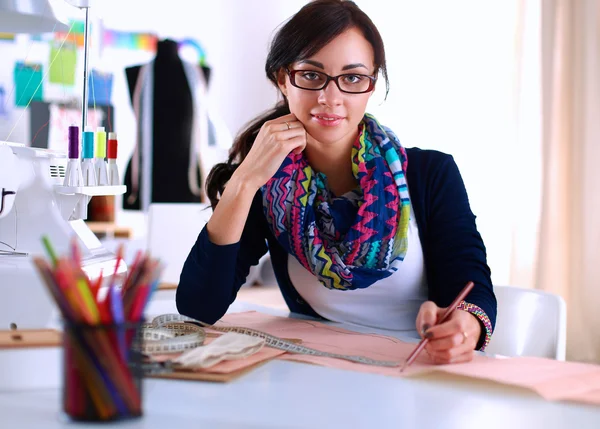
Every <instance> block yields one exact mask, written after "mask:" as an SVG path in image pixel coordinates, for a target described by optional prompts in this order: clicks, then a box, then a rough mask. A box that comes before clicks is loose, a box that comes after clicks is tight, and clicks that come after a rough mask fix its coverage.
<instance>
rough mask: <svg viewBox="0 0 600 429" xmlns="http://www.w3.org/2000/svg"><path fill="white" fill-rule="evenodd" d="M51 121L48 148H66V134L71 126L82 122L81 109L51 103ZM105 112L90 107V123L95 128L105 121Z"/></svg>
mask: <svg viewBox="0 0 600 429" xmlns="http://www.w3.org/2000/svg"><path fill="white" fill-rule="evenodd" d="M48 109H49V111H50V123H49V124H48V145H47V148H48V149H52V150H65V147H66V146H65V136H66V135H68V133H69V126H70V125H72V124H78V123H80V122H81V111H80V110H79V109H78V108H71V107H65V106H60V105H57V104H50V106H49V107H48ZM104 118H105V115H104V112H103V111H102V110H99V109H89V111H88V125H89V126H90V127H92V128H93V129H95V128H97V127H99V126H102V125H103V123H104Z"/></svg>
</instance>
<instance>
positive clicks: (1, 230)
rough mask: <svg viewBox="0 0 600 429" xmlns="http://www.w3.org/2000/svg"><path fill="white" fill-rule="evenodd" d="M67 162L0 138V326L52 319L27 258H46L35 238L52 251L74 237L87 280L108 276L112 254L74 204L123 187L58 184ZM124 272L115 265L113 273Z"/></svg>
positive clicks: (31, 324) (115, 192)
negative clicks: (49, 245)
mask: <svg viewBox="0 0 600 429" xmlns="http://www.w3.org/2000/svg"><path fill="white" fill-rule="evenodd" d="M66 165H67V155H66V153H63V152H56V151H49V150H45V149H36V148H31V147H26V146H24V145H20V144H14V143H7V142H0V293H1V294H2V297H1V298H0V329H9V327H10V325H11V323H14V324H16V325H17V327H18V328H24V329H27V328H44V327H46V326H47V325H48V324H49V323H53V322H55V320H54V319H55V317H56V314H57V313H56V309H55V305H54V303H53V301H52V299H51V297H50V295H49V293H48V292H47V290H46V286H45V285H44V284H43V283H42V280H41V278H40V276H39V275H38V273H37V271H36V269H35V267H34V265H33V263H32V256H35V255H37V256H43V257H45V258H47V255H46V253H45V251H44V248H43V245H42V241H41V237H42V236H43V235H46V236H48V238H49V239H50V242H51V243H52V245H53V246H54V248H55V250H56V253H57V254H58V255H64V254H66V253H67V252H69V249H70V243H71V240H72V238H73V237H76V239H77V241H78V243H79V247H80V249H81V254H82V265H83V269H84V271H85V272H86V273H87V275H88V276H89V277H90V278H91V279H96V278H98V276H99V275H100V273H101V272H103V277H104V278H105V279H107V281H109V280H108V279H109V278H111V277H112V275H113V272H114V268H115V265H116V257H115V255H114V254H113V253H111V252H109V251H107V250H106V249H104V248H103V247H102V245H101V243H100V241H99V240H98V239H97V238H96V236H95V235H94V234H93V233H92V232H91V230H90V229H89V228H88V227H87V226H86V224H85V223H84V221H83V219H78V218H77V217H78V215H77V213H78V211H77V210H75V207H76V206H77V204H78V203H79V202H80V201H83V202H84V203H86V200H85V199H89V198H88V197H90V196H95V195H120V194H123V193H125V189H126V187H125V186H122V185H121V186H83V187H67V186H62V185H63V181H64V177H65V170H66ZM126 271H127V266H126V264H125V263H121V264H120V265H119V268H118V274H121V273H124V272H126Z"/></svg>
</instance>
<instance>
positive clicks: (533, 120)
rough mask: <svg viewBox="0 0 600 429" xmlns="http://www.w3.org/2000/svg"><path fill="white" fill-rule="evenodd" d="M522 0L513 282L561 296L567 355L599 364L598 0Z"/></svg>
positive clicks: (519, 29) (599, 152)
mask: <svg viewBox="0 0 600 429" xmlns="http://www.w3.org/2000/svg"><path fill="white" fill-rule="evenodd" d="M520 1H521V8H520V12H521V13H520V20H519V25H518V29H517V37H516V41H517V45H516V46H517V50H516V52H517V56H518V57H517V62H516V63H517V64H518V67H517V79H516V82H517V86H516V95H517V97H516V101H517V104H516V107H517V108H516V110H515V111H516V112H517V123H518V127H517V129H518V133H517V141H518V142H519V144H520V147H519V149H518V150H517V157H520V156H521V155H519V154H518V151H519V150H521V149H522V150H523V151H524V153H523V158H522V159H521V160H520V161H518V165H517V166H518V167H521V169H522V170H520V171H523V170H525V169H527V168H528V163H531V165H530V166H529V167H530V171H529V173H530V174H529V178H530V179H531V180H529V181H521V182H520V184H519V186H523V189H521V190H520V191H519V194H520V195H522V197H521V201H520V202H521V203H522V205H517V206H516V207H517V208H516V209H517V210H519V212H520V216H519V218H518V219H519V220H518V221H517V223H516V224H515V228H514V231H515V232H514V240H513V243H514V245H513V252H512V264H511V283H512V284H514V285H517V286H525V287H533V288H538V289H541V290H545V291H549V292H553V293H558V294H560V295H561V296H563V297H564V298H565V300H566V302H567V313H568V326H567V359H571V360H580V361H591V362H600V308H599V307H600V168H599V166H600V2H599V1H597V0H541V2H540V1H531V0H520ZM540 48H541V49H540ZM536 81H537V83H536ZM540 113H541V115H540ZM536 153H537V155H536ZM538 160H539V162H538ZM516 171H519V170H518V169H517V170H516Z"/></svg>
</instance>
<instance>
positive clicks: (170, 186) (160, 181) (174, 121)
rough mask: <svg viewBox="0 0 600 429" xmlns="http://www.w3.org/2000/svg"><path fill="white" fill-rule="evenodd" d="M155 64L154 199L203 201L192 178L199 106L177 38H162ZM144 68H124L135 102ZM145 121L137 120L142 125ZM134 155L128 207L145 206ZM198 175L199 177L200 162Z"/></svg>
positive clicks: (128, 177) (129, 172)
mask: <svg viewBox="0 0 600 429" xmlns="http://www.w3.org/2000/svg"><path fill="white" fill-rule="evenodd" d="M153 66H154V78H153V85H152V91H153V100H152V142H151V144H152V146H151V147H152V158H151V159H152V166H151V183H152V187H151V188H152V192H151V202H201V197H200V196H199V195H195V194H194V193H192V192H191V191H190V187H189V182H188V166H189V163H190V145H191V144H192V126H193V122H194V106H193V100H192V92H191V90H190V86H189V84H188V80H187V78H186V74H185V72H184V66H183V62H182V60H181V58H180V57H179V53H178V44H177V42H175V41H172V40H168V39H167V40H162V41H159V42H158V44H157V51H156V57H155V59H154V63H153ZM141 69H142V66H134V67H128V68H127V69H126V70H125V73H126V76H127V83H128V86H129V94H130V97H131V101H132V104H135V99H134V97H135V94H136V85H138V84H139V83H140V82H138V81H139V78H140V71H141ZM203 72H204V77H205V78H206V79H208V76H209V74H210V69H209V68H208V67H203ZM140 126H141V124H140V123H139V122H138V129H139V128H140ZM137 145H138V150H139V151H140V153H139V157H140V159H142V158H143V157H144V155H145V154H144V152H143V150H142V149H141V147H140V142H139V141H138V142H137ZM133 156H136V154H135V153H134V155H133ZM132 159H133V158H132ZM132 159H130V160H129V162H128V164H127V168H126V170H125V176H124V181H125V185H127V193H126V194H125V195H124V198H123V208H124V209H129V210H140V209H141V208H142V207H141V204H140V197H139V195H140V192H137V191H136V188H137V187H136V186H132V174H134V172H133V171H132V170H133V169H132V168H131V167H132ZM140 164H141V163H140ZM137 170H138V171H137V176H138V180H137V183H138V184H139V185H138V186H139V187H141V186H142V183H141V180H139V176H140V174H141V171H140V170H141V169H137ZM196 175H197V178H198V182H200V177H201V175H200V168H199V167H197V172H196ZM201 186H203V184H201Z"/></svg>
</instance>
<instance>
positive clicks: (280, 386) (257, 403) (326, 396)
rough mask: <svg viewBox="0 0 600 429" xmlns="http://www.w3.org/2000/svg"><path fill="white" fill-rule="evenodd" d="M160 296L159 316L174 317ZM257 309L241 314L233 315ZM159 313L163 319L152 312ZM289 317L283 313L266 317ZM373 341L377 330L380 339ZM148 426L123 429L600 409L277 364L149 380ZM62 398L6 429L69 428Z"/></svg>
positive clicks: (417, 423) (520, 419) (571, 419)
mask: <svg viewBox="0 0 600 429" xmlns="http://www.w3.org/2000/svg"><path fill="white" fill-rule="evenodd" d="M168 296H169V295H168V294H160V295H158V296H157V297H156V298H157V301H156V302H155V303H154V304H153V305H152V306H151V307H150V309H151V312H152V313H153V314H155V313H157V312H158V313H165V312H171V311H173V309H174V303H173V302H172V301H170V300H168V299H167V300H164V301H162V302H161V298H168ZM251 309H257V307H256V306H249V305H245V304H238V303H236V304H234V305H233V306H232V308H231V309H230V310H231V311H244V310H251ZM152 310H153V311H152ZM265 311H266V312H269V313H271V314H275V315H281V314H282V313H281V312H279V311H277V310H268V309H266V310H265ZM370 331H372V330H370ZM143 394H144V411H145V413H144V417H143V418H141V419H137V420H133V421H129V422H123V423H119V424H118V427H120V428H156V429H158V428H160V429H163V428H177V429H183V428H188V427H189V428H217V429H219V428H278V429H280V428H311V429H312V428H326V429H330V428H369V429H380V428H388V427H389V428H419V429H421V428H435V429H444V428H464V427H484V428H510V429H513V428H528V429H530V428H544V429H554V428H578V429H584V428H590V429H591V428H594V429H598V428H600V407H589V406H581V405H575V404H565V403H553V402H547V401H544V400H542V399H541V398H539V397H538V396H537V395H535V394H533V393H530V392H528V391H525V390H521V389H516V388H509V387H504V386H499V385H492V384H489V383H484V382H477V381H469V380H464V379H458V378H453V377H449V376H439V375H435V376H433V375H432V376H428V377H427V378H419V379H401V378H392V377H386V376H379V375H373V374H364V373H358V372H349V371H342V370H335V369H331V368H325V367H319V366H314V365H308V364H303V363H296V362H287V361H272V362H269V363H267V364H265V365H263V366H262V367H259V368H257V369H255V370H253V371H252V372H250V373H249V374H247V375H245V376H242V377H241V378H239V379H237V380H235V381H233V382H231V383H227V384H221V383H204V382H195V381H172V380H155V379H147V380H145V381H144V393H143ZM60 410H61V391H60V390H59V389H53V390H38V391H28V392H11V393H3V394H0V428H3V429H4V428H7V429H8V428H10V429H13V428H15V429H17V428H18V429H21V428H43V429H54V428H67V427H95V428H97V427H98V425H97V424H96V425H84V424H73V423H70V422H68V421H67V420H66V418H65V417H64V416H62V414H61V411H60Z"/></svg>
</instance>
